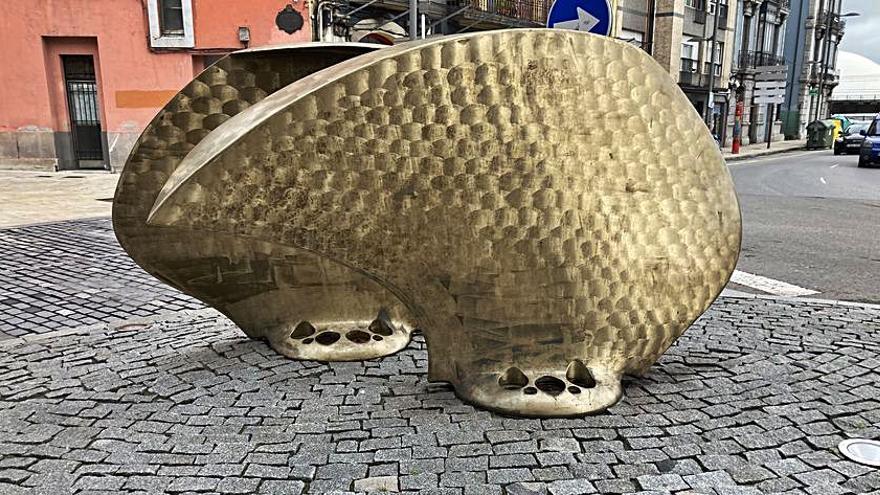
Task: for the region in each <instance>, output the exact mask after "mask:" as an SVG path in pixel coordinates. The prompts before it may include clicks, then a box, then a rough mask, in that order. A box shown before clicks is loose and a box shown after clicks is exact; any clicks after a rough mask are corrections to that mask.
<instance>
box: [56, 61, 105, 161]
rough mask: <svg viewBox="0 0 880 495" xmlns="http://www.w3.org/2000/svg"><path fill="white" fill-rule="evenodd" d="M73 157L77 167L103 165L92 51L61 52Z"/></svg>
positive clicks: (102, 144)
mask: <svg viewBox="0 0 880 495" xmlns="http://www.w3.org/2000/svg"><path fill="white" fill-rule="evenodd" d="M61 62H62V65H63V67H64V85H65V90H66V94H67V110H68V113H69V114H70V138H71V142H72V144H73V160H74V164H75V165H76V166H77V167H78V168H93V169H104V168H106V166H105V160H104V138H103V135H102V133H101V117H100V109H99V108H98V83H97V80H96V78H95V62H94V59H93V58H92V56H91V55H62V56H61Z"/></svg>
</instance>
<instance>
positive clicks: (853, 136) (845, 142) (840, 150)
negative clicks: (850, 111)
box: [834, 122, 871, 155]
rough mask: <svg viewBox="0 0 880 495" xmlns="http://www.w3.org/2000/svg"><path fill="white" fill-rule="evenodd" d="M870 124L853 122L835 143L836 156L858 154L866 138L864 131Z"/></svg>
mask: <svg viewBox="0 0 880 495" xmlns="http://www.w3.org/2000/svg"><path fill="white" fill-rule="evenodd" d="M870 125H871V123H870V122H853V123H852V124H850V126H849V127H847V128H846V131H845V132H844V133H843V134H842V135H841V136H840V137H839V138H837V139H836V140H835V141H834V154H835V155H849V154H850V153H852V154H858V152H859V150H860V149H861V147H862V141H864V140H865V136H864V135H863V134H862V131H865V130H867V129H868V127H869V126H870Z"/></svg>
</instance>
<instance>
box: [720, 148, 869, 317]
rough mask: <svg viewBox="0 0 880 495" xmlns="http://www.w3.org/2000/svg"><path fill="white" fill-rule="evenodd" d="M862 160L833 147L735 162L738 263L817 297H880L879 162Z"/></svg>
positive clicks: (865, 299)
mask: <svg viewBox="0 0 880 495" xmlns="http://www.w3.org/2000/svg"><path fill="white" fill-rule="evenodd" d="M857 162H858V157H857V156H856V155H841V156H834V155H833V154H832V153H831V151H810V152H804V151H799V152H795V153H788V154H785V155H776V156H772V157H767V158H763V159H761V158H759V159H755V160H748V161H740V162H731V163H730V164H729V166H730V171H731V173H732V174H733V179H734V182H735V184H736V188H737V192H738V194H739V199H740V205H741V208H742V214H743V250H742V254H741V255H740V260H739V265H738V266H737V269H739V270H742V271H744V272H748V273H752V274H756V275H761V276H763V277H769V278H772V279H776V280H781V281H784V282H787V283H789V284H794V285H797V286H800V287H803V288H807V289H812V290H815V291H819V292H820V293H819V294H816V295H814V296H811V297H819V298H826V299H842V300H848V301H862V302H873V303H880V168H858V167H857V166H856V164H857ZM732 288H734V289H737V290H743V291H748V292H755V293H761V292H760V291H757V290H754V289H751V288H746V287H742V286H732Z"/></svg>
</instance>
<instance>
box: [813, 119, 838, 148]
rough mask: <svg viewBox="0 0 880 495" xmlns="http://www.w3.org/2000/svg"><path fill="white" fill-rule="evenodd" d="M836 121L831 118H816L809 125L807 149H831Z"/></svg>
mask: <svg viewBox="0 0 880 495" xmlns="http://www.w3.org/2000/svg"><path fill="white" fill-rule="evenodd" d="M833 138H834V122H833V121H831V120H814V121H813V122H810V124H809V125H807V149H811V150H821V149H829V148H831V145H832V144H833V142H832V141H833Z"/></svg>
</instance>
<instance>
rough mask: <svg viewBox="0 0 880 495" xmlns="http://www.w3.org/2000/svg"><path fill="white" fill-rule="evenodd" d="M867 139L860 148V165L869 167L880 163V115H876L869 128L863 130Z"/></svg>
mask: <svg viewBox="0 0 880 495" xmlns="http://www.w3.org/2000/svg"><path fill="white" fill-rule="evenodd" d="M862 134H863V135H864V136H865V140H864V141H862V147H861V148H860V149H859V166H860V167H867V166H869V165H871V164H876V163H880V115H878V116H877V117H874V120H873V121H872V122H871V125H869V126H868V129H867V130H865V131H862Z"/></svg>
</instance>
